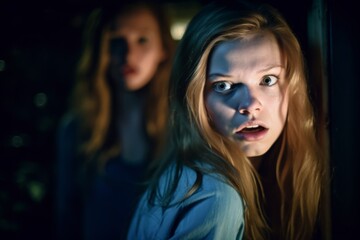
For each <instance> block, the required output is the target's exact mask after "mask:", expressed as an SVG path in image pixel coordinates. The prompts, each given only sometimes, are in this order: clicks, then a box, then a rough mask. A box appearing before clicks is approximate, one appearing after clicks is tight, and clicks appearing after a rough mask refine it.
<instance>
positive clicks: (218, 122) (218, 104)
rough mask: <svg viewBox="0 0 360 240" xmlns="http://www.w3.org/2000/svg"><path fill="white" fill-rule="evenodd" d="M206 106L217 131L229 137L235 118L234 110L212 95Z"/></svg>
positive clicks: (208, 98) (207, 99)
mask: <svg viewBox="0 0 360 240" xmlns="http://www.w3.org/2000/svg"><path fill="white" fill-rule="evenodd" d="M205 104H206V110H207V113H208V116H209V118H210V122H211V123H212V124H213V125H214V127H215V128H216V129H217V131H219V132H220V133H221V134H223V135H227V133H228V132H229V131H230V130H231V120H232V118H233V116H234V110H233V109H231V108H229V107H228V106H227V105H226V104H224V103H223V102H222V101H220V100H219V99H218V98H217V97H214V96H212V95H209V96H208V97H207V98H206V100H205Z"/></svg>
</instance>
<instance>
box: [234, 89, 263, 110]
mask: <svg viewBox="0 0 360 240" xmlns="http://www.w3.org/2000/svg"><path fill="white" fill-rule="evenodd" d="M239 95H240V96H239V105H238V111H239V113H240V114H242V115H253V114H255V113H256V112H259V111H260V110H261V107H262V106H261V103H260V101H259V100H258V98H257V97H256V95H255V93H254V91H252V90H250V88H249V87H248V86H246V85H243V86H242V87H240V91H239Z"/></svg>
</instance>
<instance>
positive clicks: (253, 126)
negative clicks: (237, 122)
mask: <svg viewBox="0 0 360 240" xmlns="http://www.w3.org/2000/svg"><path fill="white" fill-rule="evenodd" d="M257 127H259V125H252V126H247V127H246V128H257Z"/></svg>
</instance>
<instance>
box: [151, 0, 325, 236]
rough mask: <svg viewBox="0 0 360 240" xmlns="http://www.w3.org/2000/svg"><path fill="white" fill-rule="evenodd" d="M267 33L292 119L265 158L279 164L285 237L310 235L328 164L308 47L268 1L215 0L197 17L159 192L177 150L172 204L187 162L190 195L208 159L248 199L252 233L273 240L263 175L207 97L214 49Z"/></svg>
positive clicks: (176, 89) (178, 61) (184, 53)
mask: <svg viewBox="0 0 360 240" xmlns="http://www.w3.org/2000/svg"><path fill="white" fill-rule="evenodd" d="M261 32H267V33H270V34H272V35H273V36H274V37H275V38H276V41H277V44H278V45H279V48H280V51H281V55H282V58H283V60H284V62H285V69H286V80H287V81H288V93H289V105H288V106H289V107H288V115H287V120H286V124H285V126H284V129H283V132H282V134H281V135H280V137H279V139H278V140H277V141H276V143H275V144H274V145H273V146H272V147H271V149H270V150H269V151H268V152H267V153H266V154H265V156H264V158H266V162H271V163H273V166H270V167H269V168H268V171H273V172H274V173H273V174H274V178H276V179H275V182H276V188H277V191H278V192H279V195H280V199H279V200H278V201H279V205H280V207H279V212H278V215H279V216H280V217H279V218H280V222H281V233H280V235H281V238H284V239H292V240H293V239H310V238H311V236H312V235H313V234H314V228H315V226H316V224H317V221H318V215H319V212H318V209H319V203H320V199H321V194H322V191H323V185H324V182H325V181H324V178H325V177H324V176H325V175H324V171H325V170H324V169H325V167H324V165H325V162H324V158H323V156H322V150H321V149H320V148H319V144H318V142H317V139H316V129H315V128H314V122H315V119H314V113H313V109H312V104H311V102H310V100H309V96H308V89H307V80H306V72H305V64H304V59H303V55H302V50H301V48H300V45H299V42H298V40H297V38H296V37H295V35H294V33H293V32H292V30H291V29H290V27H289V26H288V24H287V23H286V21H285V20H284V19H283V17H282V16H281V15H280V14H279V13H278V11H277V10H275V9H274V8H272V7H270V6H268V5H250V4H247V3H243V4H237V5H231V6H230V5H228V4H226V5H224V4H222V5H220V4H219V3H217V4H211V5H210V6H207V7H205V8H203V9H202V10H201V11H200V12H199V13H198V14H197V15H196V16H195V17H194V18H193V19H192V21H191V22H190V23H189V25H188V28H187V30H186V32H185V34H184V36H183V38H182V40H181V42H180V43H179V46H178V50H177V53H176V57H175V62H174V66H173V70H172V74H171V82H170V107H171V108H170V109H171V110H170V116H171V117H170V125H171V129H172V132H171V143H172V147H171V150H169V152H168V153H167V155H165V157H164V159H165V160H164V161H163V162H162V163H161V164H160V166H159V167H158V172H157V173H156V174H155V177H154V182H153V185H152V186H153V187H152V193H153V194H152V196H154V195H156V193H157V190H156V181H158V178H159V177H160V175H161V174H162V172H163V171H164V169H166V167H167V166H168V165H169V164H170V163H171V162H173V161H174V156H175V159H176V166H177V169H178V172H177V174H176V177H175V178H174V181H173V183H172V185H171V186H170V187H169V188H168V191H167V193H166V194H165V195H164V196H163V197H164V198H163V200H164V203H166V200H168V199H170V198H169V197H170V196H171V194H172V193H173V191H175V189H176V185H177V180H178V178H179V176H180V174H181V166H183V165H186V166H188V167H190V168H192V169H194V170H195V171H196V172H197V173H198V174H197V176H198V178H197V181H196V182H195V183H194V185H193V187H192V189H191V190H190V191H189V193H188V195H191V194H192V193H193V192H194V191H195V190H196V189H197V188H198V187H199V186H200V184H201V181H202V180H201V176H202V174H203V173H204V172H206V171H208V170H205V169H202V168H201V167H199V165H198V164H196V162H197V161H201V162H205V163H207V165H210V166H212V167H213V171H215V172H217V173H219V174H222V175H223V176H225V177H226V179H227V180H228V182H229V184H230V185H232V186H233V187H234V188H235V189H236V190H237V191H238V192H239V194H240V196H241V197H242V198H243V200H244V202H245V206H246V209H245V216H244V217H245V237H246V239H267V238H268V237H269V234H270V235H271V228H270V226H269V224H268V222H267V214H266V211H265V210H264V204H265V201H266V196H265V194H264V189H263V185H262V182H261V177H260V175H259V173H258V172H257V170H256V169H255V168H254V167H253V166H252V164H251V162H250V160H249V159H248V158H247V157H246V156H245V155H244V153H242V152H241V149H239V147H237V145H236V144H235V143H234V142H233V141H232V140H229V139H226V138H224V137H223V136H221V135H220V134H219V133H218V132H216V131H215V130H214V128H213V127H212V125H211V122H210V120H209V117H208V114H207V111H206V107H205V103H204V86H205V82H206V78H207V66H208V61H209V57H210V55H211V53H212V50H213V49H214V47H215V46H216V45H218V44H221V43H222V42H225V41H230V40H234V39H241V38H243V37H245V36H247V35H248V34H254V33H261ZM169 149H170V148H169ZM234 214H235V213H234Z"/></svg>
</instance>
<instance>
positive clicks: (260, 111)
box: [205, 34, 288, 157]
mask: <svg viewBox="0 0 360 240" xmlns="http://www.w3.org/2000/svg"><path fill="white" fill-rule="evenodd" d="M205 104H206V109H207V112H208V115H209V117H210V119H211V122H212V124H213V126H214V127H215V129H216V130H217V131H218V132H219V133H220V134H221V135H223V136H225V137H227V138H231V139H233V140H235V141H236V143H237V144H238V146H239V147H240V148H241V149H242V150H243V152H244V153H245V154H246V156H248V157H257V156H261V155H263V154H264V153H266V152H267V151H268V150H269V148H270V147H271V146H272V145H273V144H274V142H275V141H276V139H277V138H278V137H279V135H280V133H281V132H282V129H283V128H284V124H285V120H286V115H287V109H288V95H287V83H286V81H285V70H284V63H283V61H282V58H281V54H280V50H279V47H278V45H277V43H276V41H275V39H274V37H273V36H272V35H270V34H267V35H264V34H262V35H251V36H249V37H248V38H246V39H242V40H234V41H229V42H223V43H221V44H219V45H218V46H217V47H215V49H214V50H213V53H212V55H211V56H210V58H209V63H208V73H207V79H206V87H205Z"/></svg>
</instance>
